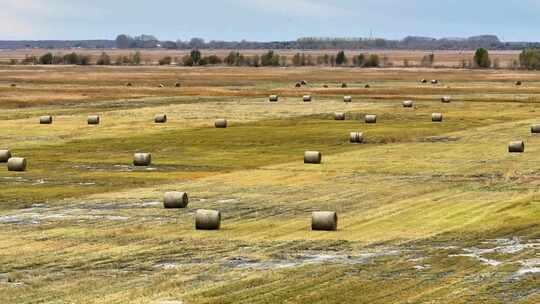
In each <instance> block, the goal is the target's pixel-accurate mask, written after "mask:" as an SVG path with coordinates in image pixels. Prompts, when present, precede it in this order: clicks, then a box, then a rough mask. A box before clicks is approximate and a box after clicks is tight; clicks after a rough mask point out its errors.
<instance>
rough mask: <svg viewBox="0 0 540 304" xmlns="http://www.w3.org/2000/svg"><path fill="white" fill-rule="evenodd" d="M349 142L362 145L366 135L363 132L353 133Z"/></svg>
mask: <svg viewBox="0 0 540 304" xmlns="http://www.w3.org/2000/svg"><path fill="white" fill-rule="evenodd" d="M349 140H350V142H351V143H353V144H361V143H363V142H364V134H363V133H361V132H351V134H350V136H349Z"/></svg>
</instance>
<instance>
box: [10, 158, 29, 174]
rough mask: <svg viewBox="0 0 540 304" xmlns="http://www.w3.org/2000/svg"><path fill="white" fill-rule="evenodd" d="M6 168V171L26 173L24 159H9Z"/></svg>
mask: <svg viewBox="0 0 540 304" xmlns="http://www.w3.org/2000/svg"><path fill="white" fill-rule="evenodd" d="M7 168H8V171H17V172H23V171H26V159H24V158H22V157H11V158H10V159H8V161H7Z"/></svg>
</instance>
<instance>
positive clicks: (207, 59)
mask: <svg viewBox="0 0 540 304" xmlns="http://www.w3.org/2000/svg"><path fill="white" fill-rule="evenodd" d="M435 62H436V58H435V54H434V53H431V54H427V55H425V56H424V57H422V59H421V61H420V62H419V63H416V66H423V67H432V66H434V64H435ZM157 63H158V64H159V65H163V66H167V65H178V66H207V65H224V66H246V67H272V66H273V67H278V66H295V67H302V66H333V67H359V68H371V67H392V66H393V65H394V62H391V61H390V60H389V58H388V57H386V56H380V55H378V54H375V53H371V54H369V53H362V54H355V55H352V56H348V55H347V53H346V51H344V50H341V51H338V52H337V53H335V54H317V55H313V54H310V53H303V52H298V53H296V54H294V55H293V56H282V55H280V54H278V53H277V52H276V51H273V50H270V51H267V52H265V53H263V54H261V55H259V54H254V55H244V54H242V53H241V52H240V51H231V52H229V54H228V55H227V56H225V57H219V56H217V55H215V54H211V55H203V53H202V52H201V51H200V50H198V49H194V50H191V52H190V53H189V54H187V55H184V56H183V57H172V56H165V57H163V58H161V59H159V60H158V62H157ZM9 64H44V65H60V64H65V65H90V64H95V65H141V64H146V65H151V64H155V62H152V61H151V60H149V59H148V58H144V57H143V55H142V53H141V51H135V52H131V53H129V54H127V55H119V56H118V57H116V58H114V59H113V58H111V57H110V56H109V55H108V54H107V53H106V52H102V53H101V54H100V55H98V56H97V57H96V58H92V57H91V56H90V55H87V54H79V53H76V52H71V53H68V54H59V53H57V54H53V53H52V52H47V53H45V54H43V55H42V56H39V57H36V56H26V57H25V58H24V59H22V60H15V59H12V60H10V61H9ZM403 66H404V67H411V66H415V65H412V64H411V62H409V60H407V59H405V60H404V61H403ZM461 67H462V68H483V69H487V68H495V69H498V68H500V63H499V59H498V58H494V59H493V60H492V58H491V57H490V55H489V51H488V50H487V49H485V48H479V49H477V50H476V52H475V54H474V57H473V58H471V60H464V61H463V63H462V65H461ZM509 67H511V68H522V69H528V70H540V49H526V50H523V51H522V53H521V54H520V56H519V60H515V61H514V62H512V64H511V66H509Z"/></svg>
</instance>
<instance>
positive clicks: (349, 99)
mask: <svg viewBox="0 0 540 304" xmlns="http://www.w3.org/2000/svg"><path fill="white" fill-rule="evenodd" d="M343 102H352V96H345V97H343Z"/></svg>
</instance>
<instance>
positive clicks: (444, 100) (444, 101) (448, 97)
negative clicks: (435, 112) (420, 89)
mask: <svg viewBox="0 0 540 304" xmlns="http://www.w3.org/2000/svg"><path fill="white" fill-rule="evenodd" d="M451 101H452V99H451V98H450V96H443V97H441V102H443V103H450V102H451Z"/></svg>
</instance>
